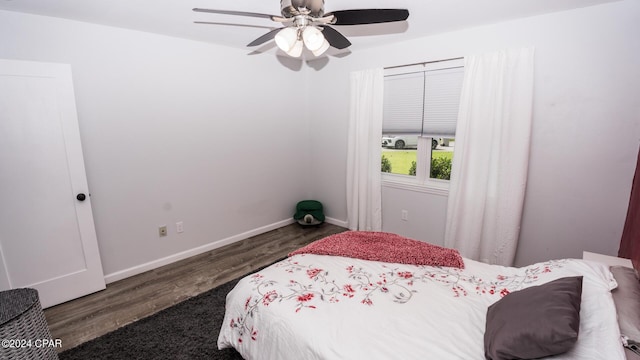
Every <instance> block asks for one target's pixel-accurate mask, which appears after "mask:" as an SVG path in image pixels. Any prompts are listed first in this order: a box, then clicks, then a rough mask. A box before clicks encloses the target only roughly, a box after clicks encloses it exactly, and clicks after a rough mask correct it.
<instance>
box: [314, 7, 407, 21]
mask: <svg viewBox="0 0 640 360" xmlns="http://www.w3.org/2000/svg"><path fill="white" fill-rule="evenodd" d="M329 15H333V16H335V18H336V20H335V22H334V23H333V24H332V25H361V24H379V23H386V22H394V21H404V20H407V18H409V10H407V9H357V10H339V11H334V12H331V13H329V14H325V16H329Z"/></svg>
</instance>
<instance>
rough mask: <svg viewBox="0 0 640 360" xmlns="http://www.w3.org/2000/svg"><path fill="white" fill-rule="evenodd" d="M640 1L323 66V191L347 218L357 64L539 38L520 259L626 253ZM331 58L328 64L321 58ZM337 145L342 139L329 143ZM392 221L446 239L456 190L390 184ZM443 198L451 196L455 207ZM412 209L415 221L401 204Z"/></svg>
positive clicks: (319, 167) (388, 215) (639, 125)
mask: <svg viewBox="0 0 640 360" xmlns="http://www.w3.org/2000/svg"><path fill="white" fill-rule="evenodd" d="M637 34H640V2H638V1H635V0H626V1H621V2H615V3H610V4H605V5H599V6H594V7H588V8H582V9H577V10H572V11H566V12H561V13H555V14H550V15H543V16H537V17H531V18H525V19H521V20H517V21H510V22H504V23H500V24H494V25H490V26H484V27H478V28H473V29H467V30H463V31H457V32H450V33H446V34H440V35H435V36H430V37H425V38H421V39H417V40H413V41H407V42H402V43H397V44H394V45H391V46H385V47H379V48H374V49H368V50H358V51H355V50H354V53H352V54H351V55H349V56H348V57H345V58H343V59H335V58H334V59H330V61H328V63H327V64H322V65H324V67H323V68H322V69H321V70H318V71H315V70H312V71H311V72H312V74H311V75H310V76H311V81H312V82H313V84H314V94H312V96H315V97H317V98H318V101H319V102H321V103H324V104H330V107H331V111H330V113H329V114H327V113H317V114H315V115H313V114H312V119H311V127H312V128H311V131H312V133H313V135H314V136H313V138H312V139H313V141H314V149H315V151H314V152H313V153H312V156H313V163H314V164H315V166H314V169H313V170H314V174H313V176H314V178H315V179H316V181H317V184H316V186H315V187H314V190H315V192H314V194H313V196H314V197H316V198H319V199H320V200H321V201H324V202H325V203H327V204H329V206H327V213H328V214H327V215H328V216H331V217H334V218H338V219H346V203H345V176H346V175H345V174H346V169H345V167H346V149H347V122H348V115H349V83H348V73H349V72H350V71H354V70H361V69H366V68H372V67H381V66H382V67H384V66H393V65H402V64H409V63H414V62H422V61H431V60H438V59H447V58H453V57H459V56H464V55H467V54H472V53H480V52H488V51H493V50H497V49H503V48H509V47H521V46H535V48H536V68H535V87H536V88H535V94H534V97H535V98H534V114H533V129H532V131H533V134H532V145H531V156H530V170H529V171H530V173H529V180H528V188H527V193H526V200H525V208H524V215H523V216H524V218H523V223H522V229H521V236H520V246H519V249H518V253H517V258H516V265H526V264H530V263H533V262H537V261H542V260H546V259H549V258H560V257H581V254H582V251H583V250H588V251H593V252H600V253H604V254H610V255H613V254H616V253H617V249H618V245H619V241H620V235H621V233H622V226H623V224H624V219H625V215H626V209H627V204H628V198H629V191H630V186H631V181H632V176H633V171H634V168H635V160H636V156H637V151H638V145H639V143H640V102H639V101H638V99H639V96H638V95H640V81H639V80H640V67H639V66H638V65H639V64H638V60H637V59H638V58H640V42H639V41H637ZM318 68H321V66H318ZM327 144H332V145H331V146H328V145H327ZM382 203H383V208H384V210H383V230H385V231H395V232H399V233H401V234H403V235H406V236H411V237H414V238H417V239H420V240H425V241H430V242H433V243H436V244H442V243H443V236H444V219H445V216H446V214H445V213H446V197H443V196H439V195H432V194H425V193H416V192H411V191H407V190H398V189H384V190H383V198H382ZM443 204H445V205H444V206H443ZM401 209H408V210H410V215H409V221H408V222H402V221H401V220H400V210H401Z"/></svg>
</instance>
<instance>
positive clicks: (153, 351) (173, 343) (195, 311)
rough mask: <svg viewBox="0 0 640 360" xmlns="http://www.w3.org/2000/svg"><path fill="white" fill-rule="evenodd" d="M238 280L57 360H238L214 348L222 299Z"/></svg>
mask: <svg viewBox="0 0 640 360" xmlns="http://www.w3.org/2000/svg"><path fill="white" fill-rule="evenodd" d="M238 280H239V279H236V280H232V281H230V282H228V283H226V284H223V285H220V286H218V287H217V288H214V289H212V290H209V291H207V292H205V293H202V294H200V295H197V296H195V297H193V298H190V299H188V300H186V301H184V302H181V303H179V304H176V305H174V306H172V307H170V308H167V309H165V310H163V311H160V312H158V313H156V314H154V315H151V316H149V317H147V318H144V319H141V320H138V321H136V322H134V323H132V324H129V325H126V326H124V327H122V328H120V329H118V330H115V331H113V332H111V333H108V334H106V335H103V336H101V337H99V338H96V339H94V340H91V341H89V342H86V343H84V344H82V345H79V346H77V347H75V348H73V349H69V350H66V351H64V352H62V353H60V354H59V357H60V360H89V359H91V360H94V359H118V360H120V359H127V360H128V359H154V360H156V359H171V360H177V359H185V360H186V359H189V360H191V359H220V360H236V359H239V360H242V357H241V356H240V354H239V353H238V352H236V351H235V350H233V349H224V350H218V347H217V344H216V343H217V341H218V334H219V332H220V327H221V325H222V320H223V319H224V311H225V299H226V296H227V293H228V292H229V291H230V290H231V289H233V287H234V286H235V285H236V283H237V282H238Z"/></svg>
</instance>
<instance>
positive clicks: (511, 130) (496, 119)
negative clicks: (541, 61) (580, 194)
mask: <svg viewBox="0 0 640 360" xmlns="http://www.w3.org/2000/svg"><path fill="white" fill-rule="evenodd" d="M533 55H534V50H533V48H524V49H513V50H505V51H499V52H495V53H489V54H482V55H473V56H469V57H467V58H466V59H465V76H464V82H463V88H462V96H461V98H460V111H459V114H458V124H457V127H456V138H455V155H454V160H453V165H452V170H451V182H450V188H449V202H448V208H447V223H446V229H445V245H446V246H448V247H453V248H456V249H458V250H459V251H460V253H461V254H462V255H463V256H465V257H467V258H470V259H474V260H479V261H483V262H487V263H491V264H499V265H506V266H509V265H512V264H513V260H514V257H515V252H516V248H517V245H518V236H519V232H520V222H521V218H522V208H523V203H524V194H525V187H526V182H527V169H528V167H529V143H530V137H531V117H532V104H533V57H534V56H533Z"/></svg>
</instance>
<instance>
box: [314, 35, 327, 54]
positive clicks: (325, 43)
mask: <svg viewBox="0 0 640 360" xmlns="http://www.w3.org/2000/svg"><path fill="white" fill-rule="evenodd" d="M329 46H330V45H329V42H328V41H327V39H324V42H323V43H322V46H320V48H319V49H318V50H313V51H311V52H312V53H313V55H314V56H320V55H322V54H324V52H325V51H327V49H329Z"/></svg>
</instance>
